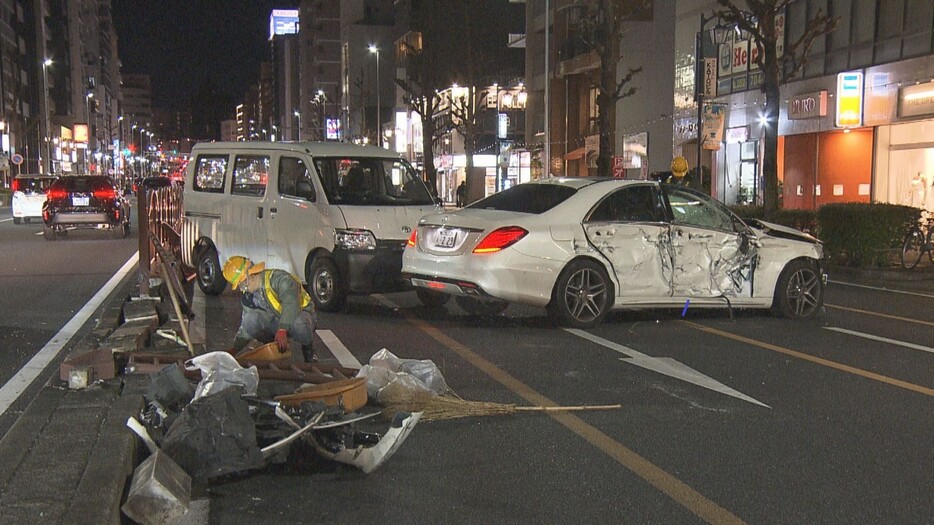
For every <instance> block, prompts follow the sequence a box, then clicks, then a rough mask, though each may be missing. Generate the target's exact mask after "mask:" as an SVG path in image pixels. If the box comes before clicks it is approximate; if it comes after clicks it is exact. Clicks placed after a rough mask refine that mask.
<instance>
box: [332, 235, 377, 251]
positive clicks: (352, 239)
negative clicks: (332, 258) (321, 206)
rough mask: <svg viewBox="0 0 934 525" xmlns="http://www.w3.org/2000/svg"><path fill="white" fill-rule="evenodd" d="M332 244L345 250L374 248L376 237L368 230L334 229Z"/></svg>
mask: <svg viewBox="0 0 934 525" xmlns="http://www.w3.org/2000/svg"><path fill="white" fill-rule="evenodd" d="M334 244H335V245H337V246H340V247H341V248H344V249H346V250H375V249H376V237H374V236H373V234H372V233H371V232H370V231H368V230H336V231H335V232H334Z"/></svg>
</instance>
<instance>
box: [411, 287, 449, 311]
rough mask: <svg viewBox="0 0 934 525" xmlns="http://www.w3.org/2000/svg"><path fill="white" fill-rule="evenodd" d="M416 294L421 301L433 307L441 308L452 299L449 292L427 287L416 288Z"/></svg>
mask: <svg viewBox="0 0 934 525" xmlns="http://www.w3.org/2000/svg"><path fill="white" fill-rule="evenodd" d="M415 296H416V297H418V300H419V302H421V303H422V304H423V305H425V306H428V307H431V308H441V307H442V306H444V305H446V304H448V301H450V300H451V296H450V295H449V294H446V293H441V292H436V291H434V290H426V289H425V288H416V289H415Z"/></svg>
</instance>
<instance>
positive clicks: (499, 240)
mask: <svg viewBox="0 0 934 525" xmlns="http://www.w3.org/2000/svg"><path fill="white" fill-rule="evenodd" d="M528 233H529V232H528V231H526V230H525V229H524V228H520V227H518V226H506V227H505V228H498V229H496V230H493V231H492V232H490V234H489V235H487V236H486V237H484V238H483V240H482V241H480V243H479V244H477V247H476V248H474V249H473V253H493V252H498V251H500V250H503V249H505V248H508V247H510V246H512V245H513V244H515V243H516V242H518V241H519V239H521V238H523V237H525V236H526V235H528Z"/></svg>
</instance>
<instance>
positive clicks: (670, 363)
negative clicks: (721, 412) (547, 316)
mask: <svg viewBox="0 0 934 525" xmlns="http://www.w3.org/2000/svg"><path fill="white" fill-rule="evenodd" d="M564 331H566V332H568V333H569V334H573V335H576V336H577V337H580V338H582V339H586V340H588V341H590V342H592V343H596V344H598V345H600V346H603V347H605V348H609V349H610V350H613V351H614V352H618V353H620V354H623V355H625V356H628V359H620V361H623V362H626V363H629V364H633V365H636V366H640V367H642V368H645V369H647V370H652V371H654V372H658V373H659V374H663V375H666V376H670V377H673V378H675V379H680V380H682V381H687V382H688V383H692V384H695V385H697V386H700V387H703V388H707V389H709V390H713V391H714V392H719V393H721V394H726V395H728V396H732V397H735V398H737V399H742V400H743V401H748V402H750V403H753V404H756V405H759V406H763V407H765V408H772V407H770V406H769V405H766V404H765V403H762V402H760V401H757V400H755V399H753V398H751V397H749V396H747V395H746V394H744V393H742V392H738V391H736V390H733V389H732V388H730V387H728V386H726V385H724V384H723V383H720V382H719V381H717V380H716V379H713V378H712V377H709V376H706V375H704V374H702V373H700V372H698V371H697V370H694V369H693V368H691V367H689V366H687V365H684V364H682V363H679V362H678V361H676V360H674V359H672V358H670V357H652V356H650V355H646V354H643V353H642V352H637V351H636V350H633V349H632V348H629V347H628V346H623V345H621V344H619V343H614V342H613V341H609V340H606V339H603V338H602V337H597V336H595V335H593V334H590V333H587V332H585V331H583V330H577V329H574V328H565V329H564Z"/></svg>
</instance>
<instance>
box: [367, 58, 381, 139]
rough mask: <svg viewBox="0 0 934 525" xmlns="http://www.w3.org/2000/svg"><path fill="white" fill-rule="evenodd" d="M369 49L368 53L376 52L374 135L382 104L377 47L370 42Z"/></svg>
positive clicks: (377, 132)
mask: <svg viewBox="0 0 934 525" xmlns="http://www.w3.org/2000/svg"><path fill="white" fill-rule="evenodd" d="M369 50H370V53H376V136H379V128H380V127H381V124H380V121H379V118H380V117H379V114H380V106H381V105H382V104H381V103H380V100H379V48H378V47H376V45H375V44H370V47H369Z"/></svg>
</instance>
